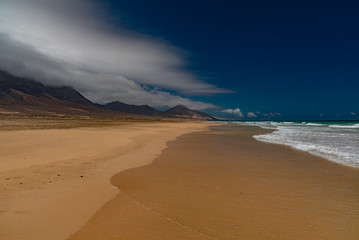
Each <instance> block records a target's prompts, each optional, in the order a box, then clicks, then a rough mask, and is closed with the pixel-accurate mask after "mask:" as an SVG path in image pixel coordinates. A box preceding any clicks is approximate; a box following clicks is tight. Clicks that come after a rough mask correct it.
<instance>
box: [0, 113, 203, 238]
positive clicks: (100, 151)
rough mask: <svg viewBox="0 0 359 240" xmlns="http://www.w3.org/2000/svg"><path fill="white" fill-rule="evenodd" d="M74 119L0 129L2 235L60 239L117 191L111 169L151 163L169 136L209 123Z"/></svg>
mask: <svg viewBox="0 0 359 240" xmlns="http://www.w3.org/2000/svg"><path fill="white" fill-rule="evenodd" d="M26 121H30V123H31V124H30V125H31V126H34V124H33V122H31V121H32V120H31V119H30V120H26ZM64 122H65V123H66V121H64ZM27 123H29V122H27ZM76 123H77V122H76V121H74V122H72V123H71V124H70V127H68V126H69V125H66V126H65V128H63V126H62V125H61V126H59V125H56V122H55V123H54V124H52V123H51V124H47V125H45V126H44V128H41V124H40V125H39V124H35V126H36V127H35V129H34V128H33V127H30V129H29V128H28V127H27V126H26V124H25V125H21V127H20V129H18V128H15V129H8V127H7V128H6V129H5V130H2V131H0V139H1V141H2V143H3V144H2V145H1V146H0V151H1V152H2V156H1V159H0V182H1V184H0V186H1V188H0V206H1V210H0V238H1V239H17V240H18V239H27V240H31V239H54V240H56V239H67V238H68V237H69V236H70V234H72V233H74V232H76V231H78V230H79V229H81V227H82V226H84V225H85V224H86V223H87V221H88V220H89V219H90V218H91V217H92V216H93V215H94V214H95V213H96V212H97V211H98V210H99V209H100V208H101V207H102V206H103V205H104V204H105V203H106V202H107V201H109V200H111V199H112V198H113V197H115V196H116V195H117V194H118V190H117V189H116V188H114V187H113V186H112V185H111V184H110V178H111V176H112V175H114V174H116V173H118V172H121V171H123V170H125V169H128V168H134V167H139V166H143V165H147V164H150V163H151V162H152V161H153V159H155V158H156V157H157V156H158V155H160V154H161V151H162V150H163V149H165V148H166V147H167V145H166V143H167V142H168V141H171V140H174V139H175V138H176V137H178V136H180V135H182V134H185V133H189V132H195V131H203V130H205V129H206V128H207V126H208V125H209V124H208V123H201V122H160V123H158V122H128V123H123V122H115V123H114V126H111V125H110V126H102V127H98V126H97V125H98V124H100V125H101V122H99V123H97V122H94V123H93V124H90V125H89V124H88V123H86V124H85V125H79V127H76ZM21 124H22V123H21ZM110 124H112V123H110ZM37 128H40V129H37Z"/></svg>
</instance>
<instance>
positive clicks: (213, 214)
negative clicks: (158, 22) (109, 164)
mask: <svg viewBox="0 0 359 240" xmlns="http://www.w3.org/2000/svg"><path fill="white" fill-rule="evenodd" d="M260 132H263V130H260V129H258V128H253V127H242V128H232V129H230V128H228V127H227V128H221V127H217V128H216V129H214V131H211V132H202V133H191V134H187V135H184V136H181V137H180V138H179V140H176V141H174V142H170V143H169V147H168V148H167V149H165V150H164V151H163V153H162V154H161V156H160V157H159V158H158V159H156V160H155V161H154V162H153V163H152V164H151V165H148V166H144V167H139V168H135V169H129V170H126V171H123V172H120V173H119V174H117V175H115V176H114V177H113V178H112V180H111V182H112V183H113V184H114V185H116V186H118V188H119V190H120V193H119V194H118V195H117V196H116V197H115V198H113V199H112V200H111V201H109V202H108V203H106V204H105V205H104V206H103V207H102V209H101V210H100V211H99V212H97V213H96V214H95V215H94V217H93V218H92V219H91V220H90V221H89V222H88V224H87V225H86V226H85V227H84V228H83V229H81V230H80V231H79V232H77V233H76V234H74V235H73V236H72V237H71V238H70V240H85V239H86V240H89V239H126V240H131V239H146V240H151V239H161V240H163V239H223V240H228V239H244V240H247V239H257V240H258V239H262V240H269V239H273V240H274V239H276V240H281V239H283V240H284V239H291V240H292V239H308V240H313V239H333V240H334V239H335V240H338V239H345V240H355V239H359V170H358V169H353V168H349V167H345V166H342V165H338V164H335V163H332V162H330V161H327V160H325V159H323V158H319V157H316V156H313V155H310V154H308V153H305V152H302V151H297V150H293V149H290V148H288V147H285V146H281V145H275V144H268V143H262V142H258V141H256V140H254V139H253V138H252V137H251V136H252V134H256V133H257V134H258V133H260Z"/></svg>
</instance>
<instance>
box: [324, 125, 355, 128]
mask: <svg viewBox="0 0 359 240" xmlns="http://www.w3.org/2000/svg"><path fill="white" fill-rule="evenodd" d="M329 127H330V128H359V124H353V125H337V124H334V125H329Z"/></svg>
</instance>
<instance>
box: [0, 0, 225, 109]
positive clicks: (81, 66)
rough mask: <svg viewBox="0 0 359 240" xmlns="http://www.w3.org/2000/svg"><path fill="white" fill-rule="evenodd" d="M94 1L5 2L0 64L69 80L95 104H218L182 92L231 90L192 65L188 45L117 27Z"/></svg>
mask: <svg viewBox="0 0 359 240" xmlns="http://www.w3.org/2000/svg"><path fill="white" fill-rule="evenodd" d="M99 9H101V6H100V5H98V3H95V2H93V1H85V0H79V1H70V0H63V1H55V0H33V1H27V0H20V1H10V0H2V1H1V8H0V68H1V69H4V70H6V71H8V72H10V73H12V74H15V75H17V76H27V77H32V78H36V79H38V80H40V81H41V82H43V83H47V84H51V85H64V84H65V85H70V86H73V87H75V88H76V89H78V90H79V91H80V92H81V93H82V94H84V95H85V96H86V97H88V98H89V99H91V100H92V101H95V102H101V103H104V102H110V101H114V100H120V101H126V102H128V103H131V104H144V103H147V104H149V105H151V106H158V107H164V106H170V107H172V106H175V105H179V104H183V105H186V106H189V107H191V108H193V109H206V108H215V106H214V105H213V104H210V103H204V102H200V101H192V100H190V99H189V98H185V97H182V96H180V95H186V96H191V95H208V94H215V93H225V92H229V91H228V90H225V89H221V88H218V87H216V86H215V85H212V84H209V83H206V82H205V81H203V80H202V79H201V77H198V76H196V75H195V74H193V73H192V72H191V71H189V70H187V69H186V67H187V63H186V60H185V58H184V57H183V56H184V55H185V54H184V51H183V50H181V49H178V48H176V47H174V46H171V45H170V44H168V43H166V42H165V41H163V40H161V39H157V38H153V37H150V36H147V35H143V34H139V33H136V32H131V31H129V30H126V29H123V28H120V27H118V26H111V24H110V21H109V19H108V17H107V16H106V13H105V12H104V11H101V10H99Z"/></svg>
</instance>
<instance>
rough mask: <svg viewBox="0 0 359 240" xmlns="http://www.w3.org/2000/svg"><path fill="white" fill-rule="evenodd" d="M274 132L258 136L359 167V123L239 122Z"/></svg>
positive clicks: (265, 140) (257, 137) (264, 140)
mask: <svg viewBox="0 0 359 240" xmlns="http://www.w3.org/2000/svg"><path fill="white" fill-rule="evenodd" d="M237 124H240V125H254V126H259V127H261V128H265V129H272V130H274V131H273V132H272V133H269V134H262V135H256V136H254V138H255V139H257V140H259V141H263V142H269V143H277V144H284V145H288V146H291V147H293V148H295V149H299V150H303V151H307V152H310V153H312V154H315V155H318V156H321V157H324V158H327V159H329V160H331V161H334V162H337V163H341V164H344V165H347V166H351V167H357V168H359V122H358V121H357V122H353V121H340V122H237Z"/></svg>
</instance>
